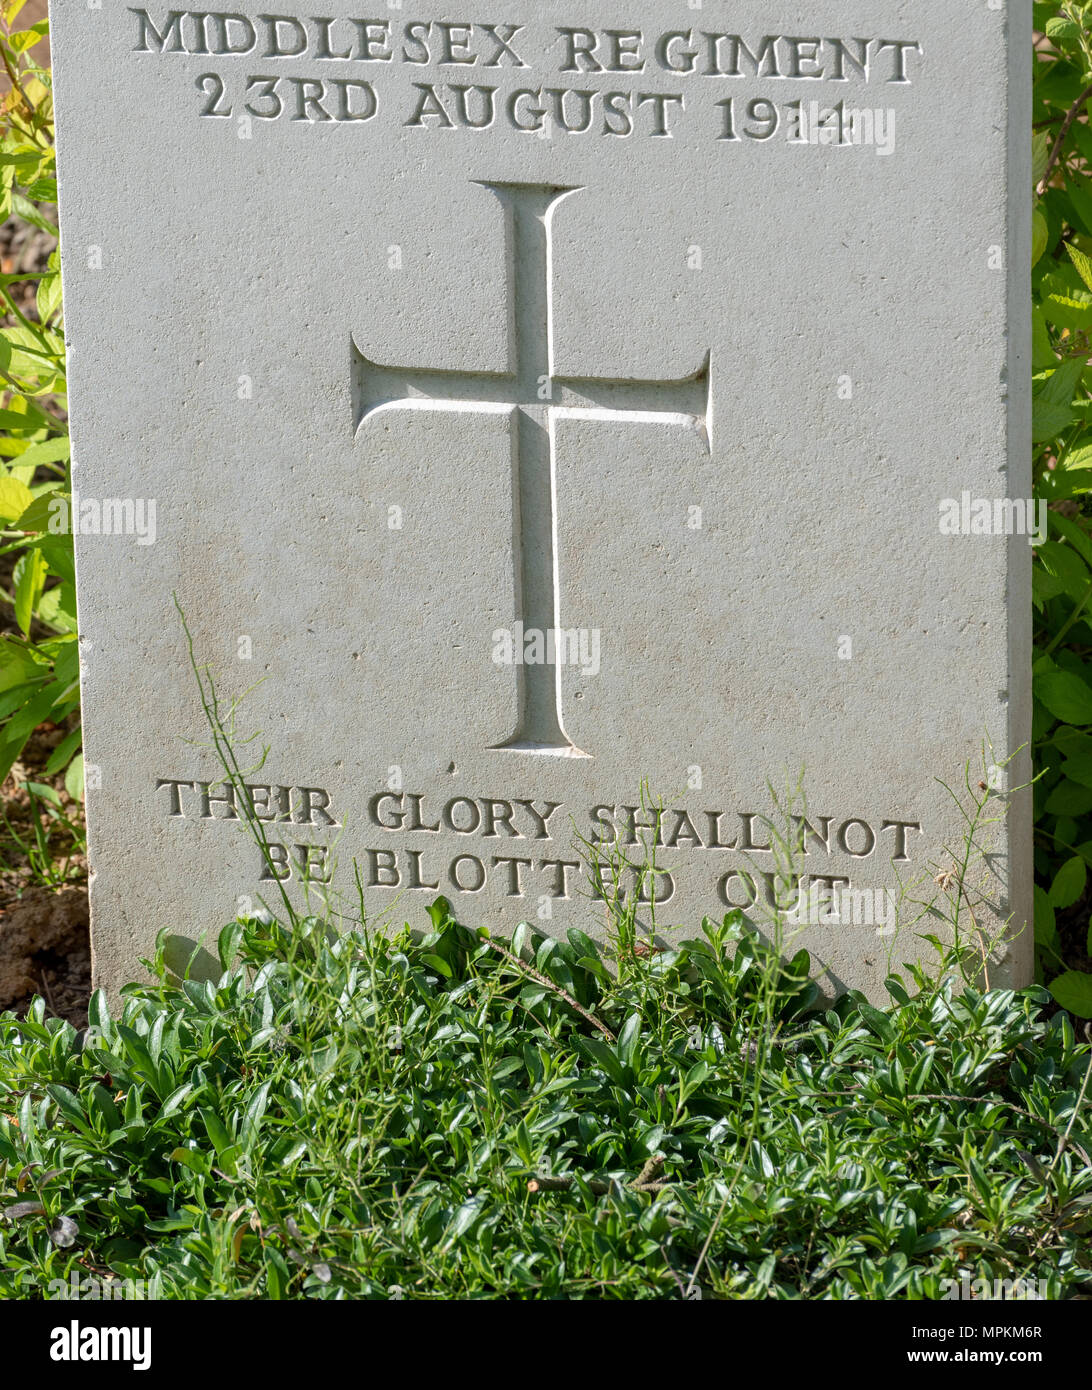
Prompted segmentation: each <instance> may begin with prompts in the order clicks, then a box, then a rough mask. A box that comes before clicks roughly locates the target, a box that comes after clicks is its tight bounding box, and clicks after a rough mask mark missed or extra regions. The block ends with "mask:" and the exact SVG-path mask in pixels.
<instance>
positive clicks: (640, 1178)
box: [527, 1154, 673, 1197]
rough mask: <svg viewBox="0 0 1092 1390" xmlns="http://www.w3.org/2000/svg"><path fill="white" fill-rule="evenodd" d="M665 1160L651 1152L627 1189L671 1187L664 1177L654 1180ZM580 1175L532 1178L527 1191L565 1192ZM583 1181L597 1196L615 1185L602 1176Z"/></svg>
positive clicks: (651, 1190)
mask: <svg viewBox="0 0 1092 1390" xmlns="http://www.w3.org/2000/svg"><path fill="white" fill-rule="evenodd" d="M666 1162H667V1159H666V1157H665V1156H664V1155H663V1154H653V1155H652V1157H651V1158H650V1159H649V1160H648V1162H647V1163H646V1164H645V1166H644V1167H643V1168H642V1169H641V1171H640V1172H639V1173H638V1174H637V1176H636V1177H635V1178H634V1179H633V1181H632V1182H631V1183H629V1184H628V1188H629V1191H630V1192H664V1191H666V1190H667V1189H668V1188H670V1187H672V1186H673V1184H672V1182H671V1180H670V1179H665V1180H664V1181H663V1182H658V1181H656V1180H655V1177H656V1174H657V1173H658V1172H659V1171H660V1169H661V1168H663V1166H664V1164H665V1163H666ZM580 1176H581V1175H580V1174H579V1173H563V1174H561V1176H560V1177H556V1178H548V1177H538V1178H532V1179H531V1180H530V1182H528V1184H527V1191H528V1192H566V1191H567V1190H568V1189H569V1188H570V1187H572V1185H573V1183H575V1182H576V1180H577V1178H578V1177H580ZM584 1181H585V1182H586V1183H587V1185H588V1187H590V1188H591V1190H592V1191H593V1192H594V1193H595V1194H596V1196H598V1197H602V1196H604V1195H605V1194H606V1193H608V1192H610V1191H611V1190H612V1189H613V1188H614V1187H615V1186H616V1184H615V1183H610V1182H604V1181H603V1179H602V1178H585V1179H584Z"/></svg>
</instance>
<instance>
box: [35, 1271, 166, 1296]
mask: <svg viewBox="0 0 1092 1390" xmlns="http://www.w3.org/2000/svg"><path fill="white" fill-rule="evenodd" d="M162 1296H163V1295H162V1293H161V1292H160V1287H159V1278H158V1276H153V1278H152V1279H150V1280H144V1279H99V1278H98V1277H97V1276H96V1275H94V1274H85V1275H80V1274H78V1273H77V1272H76V1271H75V1270H73V1271H72V1273H71V1274H70V1275H69V1276H68V1278H67V1279H51V1280H50V1281H49V1283H48V1284H47V1285H46V1297H47V1298H48V1299H50V1300H57V1299H63V1300H65V1301H71V1302H76V1303H113V1302H121V1303H143V1302H145V1301H147V1300H149V1299H158V1298H162Z"/></svg>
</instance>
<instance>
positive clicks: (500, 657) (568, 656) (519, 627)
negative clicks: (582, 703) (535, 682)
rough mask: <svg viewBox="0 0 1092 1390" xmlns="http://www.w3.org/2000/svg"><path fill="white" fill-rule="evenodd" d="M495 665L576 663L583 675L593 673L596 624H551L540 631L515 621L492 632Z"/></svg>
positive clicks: (597, 644)
mask: <svg viewBox="0 0 1092 1390" xmlns="http://www.w3.org/2000/svg"><path fill="white" fill-rule="evenodd" d="M493 663H494V665H496V666H579V667H580V669H581V671H583V673H584V674H585V675H586V676H597V675H598V674H599V667H600V639H599V629H598V628H597V627H593V628H587V627H579V628H578V627H551V628H547V629H546V630H545V631H543V630H542V629H541V628H537V627H527V628H525V627H524V625H523V624H522V623H521V622H520V623H515V624H514V625H513V626H512V627H511V628H497V630H496V631H495V632H494V633H493Z"/></svg>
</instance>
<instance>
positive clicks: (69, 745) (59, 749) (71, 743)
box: [46, 729, 83, 777]
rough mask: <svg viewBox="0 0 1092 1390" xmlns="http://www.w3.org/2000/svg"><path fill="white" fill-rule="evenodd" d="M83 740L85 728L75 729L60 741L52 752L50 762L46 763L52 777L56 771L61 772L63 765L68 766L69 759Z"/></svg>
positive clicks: (48, 773)
mask: <svg viewBox="0 0 1092 1390" xmlns="http://www.w3.org/2000/svg"><path fill="white" fill-rule="evenodd" d="M82 740H83V730H82V729H73V730H72V731H71V732H70V733H68V734H66V735H65V737H64V738H63V739H62V740H61V742H60V743H58V745H57V746H56V748H54V750H53V752H52V753H51V754H50V758H49V762H47V763H46V773H47V775H48V776H50V777H52V776H53V775H54V773H56V772H60V770H61V768H62V767H67V766H68V762H69V759H70V758H71V757H72V755H73V754H74V753H75V752H76V750H77V749H78V748H79V746H80V743H81V742H82Z"/></svg>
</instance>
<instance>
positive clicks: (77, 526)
mask: <svg viewBox="0 0 1092 1390" xmlns="http://www.w3.org/2000/svg"><path fill="white" fill-rule="evenodd" d="M47 529H48V531H49V533H50V535H53V536H67V535H68V534H69V533H71V534H72V535H74V536H135V537H136V543H137V545H154V544H155V536H156V530H155V498H154V497H103V498H99V497H81V496H80V495H79V493H78V492H76V491H73V493H72V498H71V500H69V499H68V498H67V497H62V496H60V495H58V496H55V497H51V498H50V499H49V521H48V523H47Z"/></svg>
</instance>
